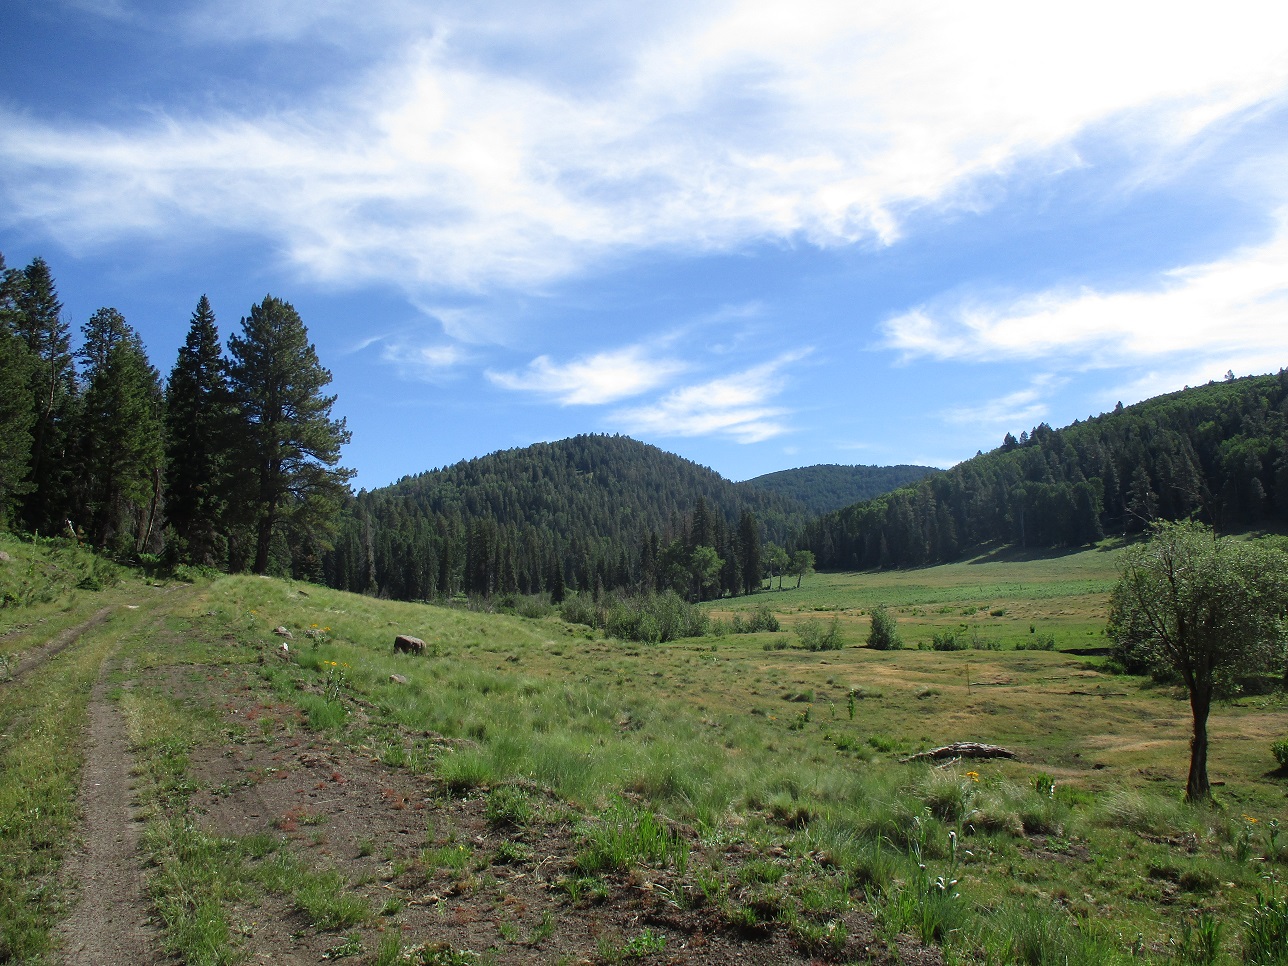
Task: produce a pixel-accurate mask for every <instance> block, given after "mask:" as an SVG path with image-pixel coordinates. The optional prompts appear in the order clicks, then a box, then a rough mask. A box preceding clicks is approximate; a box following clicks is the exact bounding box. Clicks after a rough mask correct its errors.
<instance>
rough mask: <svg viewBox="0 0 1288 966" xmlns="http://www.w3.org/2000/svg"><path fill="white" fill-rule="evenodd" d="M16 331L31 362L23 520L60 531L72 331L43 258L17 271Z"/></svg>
mask: <svg viewBox="0 0 1288 966" xmlns="http://www.w3.org/2000/svg"><path fill="white" fill-rule="evenodd" d="M13 281H14V287H13V297H14V302H15V308H16V310H17V312H16V315H15V317H14V318H15V331H16V332H17V334H18V336H19V337H20V338H21V339H22V340H23V342H24V343H25V345H26V347H27V352H28V356H29V358H30V361H31V367H30V380H29V382H28V386H29V391H30V393H31V398H32V408H33V410H34V415H35V421H34V425H33V427H32V445H31V474H30V481H31V484H32V490H31V492H30V493H29V494H28V495H27V497H26V499H25V500H24V501H23V517H24V518H25V521H26V523H27V525H28V526H29V527H30V528H31V529H33V530H38V531H43V532H45V533H51V532H58V531H61V530H62V528H63V526H64V520H65V519H66V516H67V510H68V508H69V506H70V505H71V492H70V490H71V482H72V468H71V466H70V463H69V460H68V455H69V454H68V448H69V444H70V442H71V439H72V436H71V431H72V425H71V424H72V420H73V417H74V415H75V405H76V378H75V377H76V372H75V368H74V366H73V365H72V353H71V334H70V332H69V331H68V328H67V324H66V323H65V322H64V321H63V318H62V311H63V306H62V303H61V302H59V301H58V292H57V289H56V288H55V287H54V277H53V274H52V273H51V272H50V270H49V265H48V264H47V263H46V262H45V260H44V259H43V258H36V259H33V260H32V262H31V264H30V265H28V266H27V267H26V269H24V270H23V271H22V272H21V274H20V275H19V276H15V277H14V279H13Z"/></svg>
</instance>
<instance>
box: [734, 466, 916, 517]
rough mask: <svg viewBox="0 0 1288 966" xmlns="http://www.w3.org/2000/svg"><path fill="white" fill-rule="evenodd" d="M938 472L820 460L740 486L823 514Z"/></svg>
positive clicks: (746, 482) (770, 474)
mask: <svg viewBox="0 0 1288 966" xmlns="http://www.w3.org/2000/svg"><path fill="white" fill-rule="evenodd" d="M938 472H939V470H938V469H937V468H936V467H933V466H906V465H902V466H838V465H836V464H835V463H821V464H819V465H817V466H802V467H801V468H799V469H795V470H779V471H778V472H777V473H766V474H765V475H764V476H757V477H756V478H754V479H750V480H747V481H745V482H743V483H740V484H738V485H739V486H743V487H753V488H755V489H759V490H768V491H769V492H771V493H778V494H781V495H782V496H787V497H791V498H793V499H796V500H799V501H800V502H801V503H804V504H805V506H807V507H808V508H809V510H810V512H811V513H815V514H823V513H830V512H831V511H833V510H839V509H841V508H842V507H847V506H851V505H853V504H855V503H862V502H863V501H865V500H871V499H872V498H873V497H877V496H880V495H881V494H883V493H889V492H890V491H891V490H894V489H898V488H899V487H901V486H907V485H909V484H911V483H916V482H918V481H920V480H924V479H925V478H926V477H927V476H929V475H930V474H932V473H938Z"/></svg>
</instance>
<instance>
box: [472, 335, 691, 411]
mask: <svg viewBox="0 0 1288 966" xmlns="http://www.w3.org/2000/svg"><path fill="white" fill-rule="evenodd" d="M687 368H688V365H687V364H686V363H684V362H682V361H680V360H678V359H673V358H664V357H660V356H657V355H654V354H653V353H651V352H650V351H649V350H648V349H646V348H645V347H643V346H627V347H626V348H624V349H616V350H612V351H608V352H597V353H595V354H594V355H590V356H583V357H581V358H578V359H574V360H572V361H571V362H565V363H557V362H554V361H553V360H552V359H551V358H550V357H549V356H538V357H537V358H535V359H533V360H532V362H530V363H529V364H528V366H527V368H526V369H523V370H521V371H519V372H497V371H494V370H490V369H489V370H488V372H487V377H488V379H489V380H490V381H491V382H492V383H493V385H497V386H500V387H501V388H503V389H513V390H519V391H524V392H534V393H538V394H540V395H542V396H546V397H549V398H552V399H554V400H555V401H556V402H558V403H559V404H560V405H563V406H598V405H603V404H605V403H614V402H619V401H621V400H623V399H629V398H631V397H632V396H638V395H640V394H641V393H645V392H648V391H650V390H652V389H656V388H658V387H659V386H662V385H665V384H666V383H667V382H669V381H670V380H671V378H672V377H674V376H675V375H677V374H678V373H681V372H683V371H684V370H685V369H687Z"/></svg>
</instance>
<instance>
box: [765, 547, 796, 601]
mask: <svg viewBox="0 0 1288 966" xmlns="http://www.w3.org/2000/svg"><path fill="white" fill-rule="evenodd" d="M764 561H765V569H766V570H767V571H768V573H769V581H770V583H771V584H772V583H773V580H774V576H775V575H777V577H778V589H779V590H782V589H783V571H785V570H786V569H787V565H788V564H789V563H791V558H790V557H788V556H787V551H786V550H784V549H783V548H782V547H780V546H779V545H778V544H776V543H767V544H765V554H764Z"/></svg>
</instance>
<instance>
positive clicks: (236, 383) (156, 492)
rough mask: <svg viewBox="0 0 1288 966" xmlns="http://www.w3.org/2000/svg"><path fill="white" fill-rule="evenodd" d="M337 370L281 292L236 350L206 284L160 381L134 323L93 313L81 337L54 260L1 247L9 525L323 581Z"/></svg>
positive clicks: (3, 467) (260, 311) (0, 340)
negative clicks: (75, 344) (223, 341)
mask: <svg viewBox="0 0 1288 966" xmlns="http://www.w3.org/2000/svg"><path fill="white" fill-rule="evenodd" d="M330 381H331V374H330V373H329V372H328V371H327V370H326V369H325V368H323V367H322V365H321V364H320V362H319V361H318V357H317V353H316V350H315V349H314V347H313V346H312V345H311V344H310V343H309V341H308V333H307V330H306V329H305V326H304V323H303V321H302V320H301V319H300V316H299V314H298V313H297V312H296V311H295V309H294V308H293V307H292V306H291V305H290V303H289V302H285V301H283V300H281V299H278V298H275V297H273V296H271V295H269V296H266V297H265V298H264V299H263V301H261V302H259V303H257V304H256V305H254V306H252V307H251V310H250V313H249V314H248V315H247V316H246V317H244V318H243V319H242V320H241V332H240V333H239V334H235V335H233V336H231V337H230V338H229V340H228V353H227V354H226V355H225V353H224V351H223V349H222V347H221V345H220V340H219V333H218V329H217V326H216V321H215V315H214V312H213V310H212V309H211V306H210V302H209V300H207V298H206V297H205V296H204V295H203V296H202V297H201V299H200V301H199V302H198V303H197V307H196V309H195V311H194V312H193V314H192V318H191V322H190V325H189V329H188V333H187V338H186V340H185V342H184V345H183V346H182V347H181V348H180V349H179V352H178V357H177V359H176V361H175V363H174V366H173V368H172V369H171V371H170V376H169V379H168V380H166V382H165V384H164V385H163V384H162V381H161V377H160V374H159V372H158V371H157V369H156V368H154V367H153V365H152V363H151V362H150V361H149V359H148V355H147V352H146V350H145V348H144V345H143V341H142V339H141V338H140V337H139V334H138V333H137V332H136V331H135V330H134V329H133V327H131V326H130V324H129V323H128V322H127V321H126V320H125V318H124V316H123V315H122V314H121V313H120V312H119V311H117V310H116V309H114V308H110V307H104V308H100V309H98V310H97V311H96V312H94V313H93V315H91V316H90V318H89V320H88V321H87V322H86V323H85V324H84V325H83V326H82V328H81V344H80V347H79V348H78V349H76V350H75V351H73V349H72V334H71V331H70V327H69V326H68V325H67V323H66V321H65V320H64V318H63V312H62V304H61V302H60V301H59V299H58V293H57V288H56V286H55V283H54V279H53V275H52V272H51V271H50V269H49V266H48V264H47V263H46V262H45V261H44V259H42V258H36V259H34V260H33V261H32V262H31V264H29V265H28V266H26V267H25V268H21V269H19V268H12V269H10V268H7V267H6V266H5V262H4V258H3V256H2V255H0V525H3V526H16V527H21V528H24V529H26V530H28V531H29V532H31V533H34V534H38V535H46V536H49V535H66V536H72V537H75V538H77V539H81V540H84V541H86V542H88V543H89V544H91V545H93V546H94V547H96V548H98V549H100V550H103V551H108V552H111V553H114V554H116V555H119V556H125V557H134V558H137V557H139V556H140V555H144V554H163V555H164V556H165V557H166V558H168V559H169V560H170V561H172V562H175V563H189V564H197V565H203V566H211V567H217V568H223V569H229V570H245V569H251V570H254V571H255V572H257V573H267V572H270V571H273V572H277V573H289V574H293V575H296V576H301V577H313V578H317V577H320V575H321V571H322V557H323V553H324V551H325V548H326V547H327V545H328V543H329V532H330V527H331V525H332V523H333V521H334V518H335V515H336V513H337V511H338V509H339V507H340V505H341V503H342V501H343V500H344V499H345V498H346V497H347V495H348V485H347V481H348V479H349V478H350V476H351V473H350V471H349V470H347V469H344V468H342V467H340V466H339V465H338V464H339V459H340V447H341V446H342V445H343V444H344V443H346V442H348V440H349V433H348V431H347V429H346V428H345V424H344V420H343V419H340V420H336V419H333V418H332V417H331V407H332V404H333V403H334V402H335V397H334V396H327V395H324V394H323V390H324V389H325V387H326V386H327V385H328V384H329V383H330Z"/></svg>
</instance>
